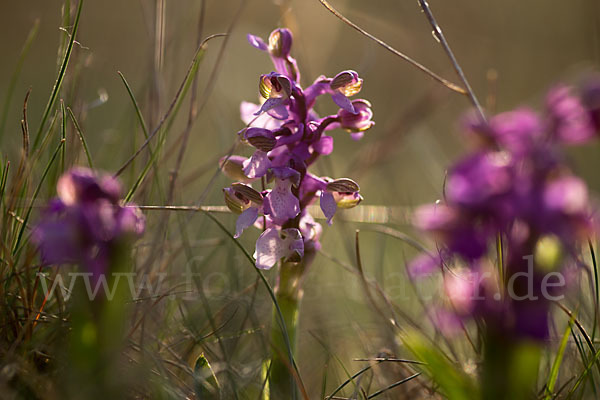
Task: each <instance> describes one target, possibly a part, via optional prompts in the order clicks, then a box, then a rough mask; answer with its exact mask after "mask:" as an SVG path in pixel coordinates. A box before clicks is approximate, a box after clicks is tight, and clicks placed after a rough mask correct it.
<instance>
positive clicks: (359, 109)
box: [338, 100, 375, 133]
mask: <svg viewBox="0 0 600 400" xmlns="http://www.w3.org/2000/svg"><path fill="white" fill-rule="evenodd" d="M352 105H353V106H354V110H355V111H356V114H353V113H351V112H348V111H347V110H345V109H343V108H342V109H340V111H339V112H338V118H339V120H340V126H341V127H342V128H343V129H345V130H347V131H348V132H354V133H356V132H364V131H366V130H367V129H369V128H371V127H372V126H373V125H375V122H373V121H371V118H373V111H372V110H371V103H369V102H368V101H367V100H354V101H353V102H352Z"/></svg>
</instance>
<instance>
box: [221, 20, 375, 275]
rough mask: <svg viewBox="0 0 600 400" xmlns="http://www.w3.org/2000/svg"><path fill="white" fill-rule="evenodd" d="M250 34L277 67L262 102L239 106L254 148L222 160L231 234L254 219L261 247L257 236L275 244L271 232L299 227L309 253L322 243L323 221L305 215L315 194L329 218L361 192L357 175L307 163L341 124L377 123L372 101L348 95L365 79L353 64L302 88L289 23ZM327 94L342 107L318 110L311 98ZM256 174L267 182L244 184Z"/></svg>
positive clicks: (351, 128)
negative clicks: (321, 173)
mask: <svg viewBox="0 0 600 400" xmlns="http://www.w3.org/2000/svg"><path fill="white" fill-rule="evenodd" d="M248 41H249V43H250V44H251V45H252V46H254V47H256V48H257V49H259V50H261V51H265V52H268V53H269V55H270V56H271V59H272V61H273V64H274V65H275V71H274V72H271V73H269V74H264V75H261V77H260V80H259V93H260V96H261V98H262V99H263V102H262V103H261V104H260V105H256V104H252V103H248V102H243V103H242V105H241V106H240V114H241V117H242V120H243V121H244V122H245V123H246V128H244V129H242V130H241V131H240V132H239V136H240V139H241V142H242V143H244V144H247V145H249V146H250V147H252V148H253V149H254V153H253V154H252V155H251V156H250V157H249V158H246V157H240V156H231V157H229V158H228V159H227V162H225V163H223V161H221V164H223V165H222V170H223V172H224V173H225V174H226V175H227V176H228V177H230V178H232V179H234V180H235V181H237V182H239V183H236V184H233V185H232V186H231V187H228V188H226V189H224V194H225V202H226V203H227V205H228V206H229V208H230V209H231V210H232V211H233V212H234V213H237V214H239V216H238V219H237V221H236V232H235V237H236V238H237V237H239V236H240V235H241V234H242V232H243V231H244V230H245V229H246V228H248V227H249V226H252V225H254V226H256V227H260V228H261V229H266V230H267V231H269V232H271V233H269V234H267V233H266V232H267V231H265V232H264V233H263V235H264V236H261V239H259V242H257V246H258V244H259V243H261V242H262V243H267V242H268V243H279V241H280V240H281V239H280V240H275V241H274V242H270V241H268V240H267V239H269V240H271V239H273V238H275V233H274V232H283V231H285V230H286V229H296V230H297V232H299V235H300V238H301V239H302V241H303V245H304V248H305V249H309V252H310V253H312V254H314V252H315V251H316V250H318V249H319V248H320V243H319V239H320V236H321V231H322V228H321V225H320V224H318V223H317V222H315V221H314V219H313V218H312V216H311V215H310V214H309V212H308V206H309V205H311V204H313V203H316V202H317V201H318V200H319V198H320V204H321V208H322V211H323V214H324V215H325V218H326V219H327V222H328V223H329V224H331V222H332V218H333V216H334V215H335V213H336V212H337V211H338V210H340V209H345V208H351V207H354V206H356V205H358V204H359V203H360V202H361V201H362V197H361V195H360V193H359V187H358V184H356V183H355V182H354V181H352V180H350V179H346V178H343V179H337V180H333V179H330V178H319V177H317V176H314V175H312V174H311V173H310V168H311V166H312V165H313V164H314V163H315V162H316V161H317V159H318V158H319V157H321V156H326V155H329V154H331V153H332V152H333V150H334V134H331V133H329V132H331V131H333V130H335V129H339V128H341V129H344V130H346V131H348V132H350V134H351V136H352V138H353V139H360V138H361V137H362V136H363V133H364V132H365V131H366V130H368V129H370V128H371V127H372V126H373V125H374V124H375V123H374V122H373V120H372V119H373V111H372V107H371V104H370V103H369V102H368V101H366V100H363V99H357V100H351V99H350V98H351V97H352V96H354V95H355V94H357V93H358V92H359V91H360V90H361V88H362V84H363V80H362V79H361V78H359V76H358V73H357V72H355V71H352V70H347V71H342V72H340V73H339V74H337V75H336V76H335V77H333V78H328V77H326V76H324V75H322V76H320V77H319V78H318V79H317V80H316V81H315V82H314V83H313V84H312V85H311V86H309V87H308V88H306V89H305V90H304V89H302V86H301V84H300V82H299V80H300V73H299V71H298V67H297V64H296V60H295V59H293V58H292V57H291V55H290V51H291V46H292V42H293V40H292V34H291V32H290V31H289V30H287V29H283V28H282V29H276V30H274V31H273V32H272V33H271V35H270V36H269V40H268V41H264V40H263V39H261V38H259V37H257V36H254V35H248ZM325 94H327V95H331V97H332V98H333V101H334V102H335V103H336V104H337V105H338V106H339V107H340V110H339V111H336V113H335V114H333V115H328V116H325V117H320V116H319V115H318V114H317V113H316V112H315V110H314V105H315V103H316V100H317V98H318V97H320V96H321V95H325ZM259 178H260V179H262V181H263V184H266V185H269V186H270V188H268V187H265V188H264V189H263V191H262V192H260V193H259V192H257V191H256V190H254V189H252V188H251V187H250V186H249V185H242V184H243V183H245V184H249V183H251V182H253V181H255V180H257V179H259ZM259 199H260V201H259ZM261 215H262V218H259V216H261ZM284 227H285V228H284ZM273 230H274V231H273ZM273 240H274V239H273ZM267 247H268V246H267ZM257 249H258V247H257ZM278 251H279V250H278ZM267 253H268V254H272V253H273V251H270V252H259V251H257V254H267ZM275 253H277V252H275ZM276 256H277V257H275V259H276V260H275V261H274V260H273V258H270V259H269V260H270V261H269V262H265V263H262V264H261V262H258V261H257V264H260V265H263V266H264V265H268V266H269V267H270V266H272V265H273V263H275V262H276V261H277V260H279V259H281V258H282V257H279V253H277V254H276ZM265 257H267V255H265V256H262V255H261V256H260V257H259V258H260V259H261V260H263V259H264V258H265ZM269 257H271V256H269ZM310 257H313V256H312V255H311V256H310ZM310 257H309V258H310Z"/></svg>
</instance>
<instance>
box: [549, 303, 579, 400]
mask: <svg viewBox="0 0 600 400" xmlns="http://www.w3.org/2000/svg"><path fill="white" fill-rule="evenodd" d="M574 318H575V314H573V315H572V316H571V319H569V324H568V325H567V329H565V333H564V334H563V336H562V339H561V341H560V346H559V347H558V352H557V353H556V358H555V359H554V363H553V364H552V369H551V370H550V376H549V377H548V383H546V391H547V393H546V397H545V399H546V400H551V399H553V398H554V395H553V392H554V386H555V385H556V381H557V379H558V371H559V370H560V365H561V364H562V360H563V356H564V354H565V349H566V348H567V343H568V341H569V335H570V334H571V330H572V328H573V320H574Z"/></svg>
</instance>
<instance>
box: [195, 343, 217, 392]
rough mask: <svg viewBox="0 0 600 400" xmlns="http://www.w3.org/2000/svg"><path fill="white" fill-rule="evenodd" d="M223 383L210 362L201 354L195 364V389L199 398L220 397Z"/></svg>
mask: <svg viewBox="0 0 600 400" xmlns="http://www.w3.org/2000/svg"><path fill="white" fill-rule="evenodd" d="M220 389H221V385H219V380H218V379H217V376H216V375H215V372H214V371H213V369H212V367H211V366H210V363H209V362H208V360H207V359H206V357H205V356H204V353H202V354H200V356H198V358H197V359H196V363H195V365H194V391H195V392H196V396H197V397H198V399H200V400H203V399H218V398H220V395H219V391H220Z"/></svg>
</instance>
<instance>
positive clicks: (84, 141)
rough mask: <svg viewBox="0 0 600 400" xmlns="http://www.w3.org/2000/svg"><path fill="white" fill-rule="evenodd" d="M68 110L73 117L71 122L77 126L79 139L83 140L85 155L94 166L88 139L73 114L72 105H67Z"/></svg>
mask: <svg viewBox="0 0 600 400" xmlns="http://www.w3.org/2000/svg"><path fill="white" fill-rule="evenodd" d="M67 112H68V113H69V117H70V118H71V122H73V126H74V127H75V131H76V132H77V136H79V140H80V141H81V145H82V146H83V151H84V152H85V156H86V158H87V162H88V165H89V166H90V168H92V169H93V168H94V163H93V161H92V156H91V155H90V149H89V148H88V145H87V141H86V140H85V136H84V135H83V131H82V130H81V127H80V126H79V123H78V122H77V119H75V115H74V114H73V110H71V108H70V107H67Z"/></svg>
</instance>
